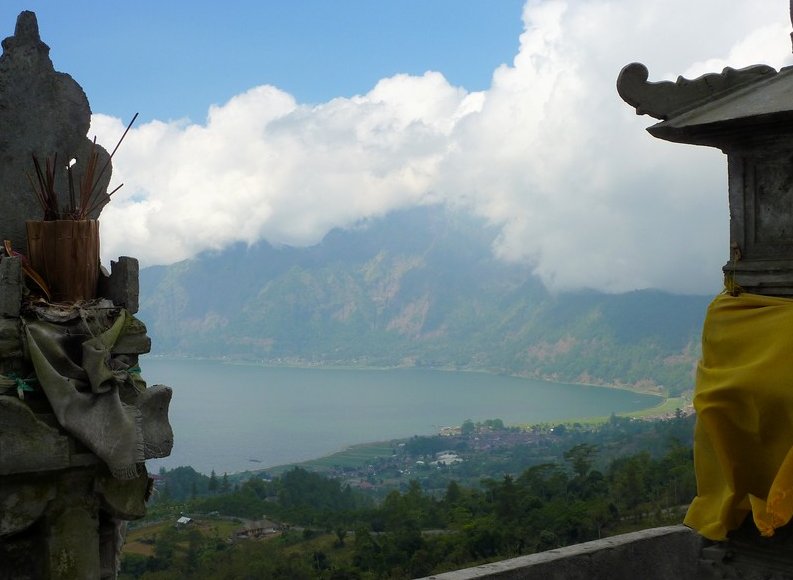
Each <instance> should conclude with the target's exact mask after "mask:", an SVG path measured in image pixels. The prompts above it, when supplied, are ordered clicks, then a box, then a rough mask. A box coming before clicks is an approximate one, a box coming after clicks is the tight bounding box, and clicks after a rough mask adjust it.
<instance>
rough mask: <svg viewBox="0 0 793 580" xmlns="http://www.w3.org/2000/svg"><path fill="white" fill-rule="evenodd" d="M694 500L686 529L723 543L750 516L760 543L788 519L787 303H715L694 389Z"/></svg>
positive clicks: (791, 328)
mask: <svg viewBox="0 0 793 580" xmlns="http://www.w3.org/2000/svg"><path fill="white" fill-rule="evenodd" d="M694 408H695V409H696V411H697V424H696V428H695V432H694V465H695V469H696V474H697V497H696V498H695V499H694V501H693V502H692V504H691V507H690V508H689V510H688V514H687V515H686V519H685V523H686V525H688V526H690V527H692V528H694V529H696V530H697V531H698V532H699V533H700V534H702V535H703V536H705V537H706V538H710V539H712V540H724V539H725V538H726V535H727V532H729V531H730V530H733V529H735V528H737V527H738V526H740V525H741V523H742V522H743V520H744V519H745V517H746V516H747V514H748V513H749V512H752V515H753V517H754V521H755V524H756V525H757V528H758V529H759V530H760V532H761V533H762V534H763V535H765V536H771V535H773V533H774V530H775V529H776V528H778V527H780V526H783V525H785V524H786V523H787V522H788V521H790V519H791V516H793V300H791V299H787V298H776V297H769V296H760V295H757V294H741V295H738V296H731V295H729V294H722V295H721V296H718V297H717V298H716V299H715V300H714V301H713V302H712V303H711V305H710V307H709V308H708V313H707V317H706V318H705V325H704V328H703V331H702V358H701V360H700V362H699V366H698V368H697V382H696V388H695V390H694Z"/></svg>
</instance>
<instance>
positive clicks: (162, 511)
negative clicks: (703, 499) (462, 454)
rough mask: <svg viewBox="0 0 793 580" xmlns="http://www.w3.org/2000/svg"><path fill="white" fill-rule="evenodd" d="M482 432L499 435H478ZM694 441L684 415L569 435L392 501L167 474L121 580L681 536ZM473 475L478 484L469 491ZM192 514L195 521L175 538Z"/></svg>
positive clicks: (389, 565)
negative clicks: (644, 535)
mask: <svg viewBox="0 0 793 580" xmlns="http://www.w3.org/2000/svg"><path fill="white" fill-rule="evenodd" d="M485 427H487V428H490V429H493V428H494V427H495V428H496V429H501V426H500V425H499V424H498V423H491V424H490V425H487V426H485V425H483V424H480V425H479V426H475V428H476V429H483V428H485ZM691 427H692V420H691V417H686V416H683V415H682V414H678V416H676V417H675V418H672V419H668V420H663V421H655V422H646V421H632V420H629V419H620V418H617V417H613V418H612V420H611V421H609V422H608V423H607V424H605V425H603V426H601V427H597V428H585V427H583V426H579V427H575V426H573V427H567V428H562V427H561V426H560V427H557V428H554V429H553V434H552V435H551V436H550V439H548V441H547V442H546V443H542V444H538V445H536V446H532V445H526V444H521V445H517V446H515V447H514V448H513V449H511V450H509V449H504V450H502V452H497V453H494V452H493V451H492V450H489V451H482V452H481V453H479V454H478V455H477V454H471V455H470V456H469V460H467V461H465V462H463V463H459V464H454V465H451V466H442V465H437V466H436V468H435V469H434V472H433V473H441V474H443V475H444V478H443V480H442V483H441V480H439V479H437V478H435V477H430V476H429V474H428V473H424V474H423V475H422V474H419V477H417V478H415V479H412V480H410V481H408V482H403V483H402V484H401V486H400V487H398V488H394V489H391V490H390V491H387V493H386V494H385V496H384V497H382V498H381V499H374V498H373V496H372V495H371V494H366V493H364V492H363V491H359V490H353V489H352V487H351V485H350V484H349V482H348V481H345V479H344V478H343V477H335V478H329V477H326V476H324V475H320V474H317V473H312V472H310V471H307V470H304V469H301V468H293V469H291V470H289V471H287V472H285V473H283V474H282V475H280V476H278V477H274V478H268V477H267V476H266V475H265V474H259V475H253V476H250V477H249V478H248V479H247V480H244V481H235V480H234V478H229V477H225V478H224V477H218V476H217V475H214V474H213V475H210V476H206V475H201V474H198V473H196V472H195V471H193V470H192V469H190V468H179V469H177V470H172V471H167V472H163V473H162V474H161V477H162V479H161V481H160V482H159V484H158V487H159V489H160V492H159V494H158V496H157V499H156V501H155V503H154V504H153V505H152V506H151V509H150V515H149V517H148V519H149V521H150V522H151V521H153V520H154V521H160V523H159V524H157V525H150V526H145V525H144V526H141V527H139V528H138V529H135V530H133V531H132V532H131V534H130V539H129V545H128V552H127V554H126V556H125V558H124V562H123V566H122V576H121V577H122V578H145V579H153V578H173V577H180V578H197V579H199V578H200V579H204V578H206V579H210V578H211V579H214V578H285V579H286V578H289V579H299V578H327V579H331V578H335V579H341V578H360V579H374V578H415V577H419V576H423V575H427V574H430V573H433V572H439V571H444V570H449V569H457V568H463V567H467V566H470V565H473V564H476V563H480V562H484V561H490V560H497V559H503V558H508V557H513V556H516V555H520V554H527V553H532V552H535V551H541V550H547V549H551V548H555V547H559V546H564V545H569V544H573V543H577V542H582V541H587V540H591V539H595V538H600V537H604V536H606V535H610V534H614V533H620V532H623V531H627V530H630V529H635V528H640V527H646V526H649V525H657V524H661V523H670V522H676V521H679V520H680V517H681V515H680V514H681V508H682V507H684V506H685V505H686V504H687V503H688V502H689V501H690V499H691V498H692V497H693V495H694V493H695V483H694V477H693V467H692V452H691V442H690V438H691V435H690V434H691ZM505 431H506V429H505ZM470 436H472V437H475V436H476V431H474V432H471V433H470ZM437 447H438V444H437V442H436V441H434V440H433V438H421V439H413V440H411V441H408V442H405V445H404V446H403V447H401V449H404V450H405V451H404V452H405V453H409V454H411V457H412V458H414V459H416V458H418V457H427V456H430V455H434V454H437V453H438V449H437ZM508 457H509V458H510V459H509V461H504V460H505V458H508ZM519 458H522V459H519ZM416 461H419V460H418V459H416ZM519 465H521V467H520V468H519V470H517V471H513V469H515V468H517V467H518V466H519ZM472 473H478V474H479V475H480V479H479V481H478V482H476V483H471V484H467V483H460V480H466V481H471V474H472ZM493 473H500V474H501V475H499V476H492V474H493ZM483 474H490V475H487V476H482V475H483ZM262 475H264V477H262ZM213 477H214V483H212V481H213ZM224 480H225V482H226V484H225V485H226V489H227V491H223V489H222V487H223V481H224ZM210 488H213V489H210ZM181 514H188V515H191V516H193V517H195V518H196V520H197V521H196V522H194V523H193V524H191V525H188V526H187V527H185V528H183V529H180V530H177V529H175V528H174V527H173V523H174V522H175V521H176V518H177V517H178V516H179V515H181ZM202 514H203V515H202ZM224 517H225V518H228V517H235V518H238V520H237V522H236V523H237V524H238V525H239V526H240V527H244V526H245V524H246V522H248V521H249V520H260V519H262V518H263V517H266V518H267V519H268V520H273V521H276V522H279V524H280V525H281V526H282V529H281V531H279V532H277V533H274V534H269V535H266V536H265V537H263V538H262V539H258V540H257V539H244V540H243V539H231V538H230V537H229V536H230V534H229V532H228V528H226V532H225V535H224V534H221V531H220V530H221V528H222V524H223V523H224V522H226V521H227V520H223V518H224ZM144 524H145V522H144ZM140 546H145V547H146V549H145V550H144V549H138V548H139V547H140ZM136 547H137V548H136Z"/></svg>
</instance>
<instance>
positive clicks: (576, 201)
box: [0, 0, 793, 294]
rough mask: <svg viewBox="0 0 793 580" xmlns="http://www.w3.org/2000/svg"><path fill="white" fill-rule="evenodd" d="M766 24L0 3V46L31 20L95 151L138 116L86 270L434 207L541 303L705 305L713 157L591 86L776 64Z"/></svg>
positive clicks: (348, 1)
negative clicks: (536, 279)
mask: <svg viewBox="0 0 793 580" xmlns="http://www.w3.org/2000/svg"><path fill="white" fill-rule="evenodd" d="M788 7H789V6H788V3H787V2H783V1H782V0H733V1H731V2H729V3H725V2H724V1H723V0H697V2H691V1H690V0H642V1H641V2H635V1H634V0H526V1H525V2H521V1H516V0H456V1H452V0H398V1H397V0H378V1H375V0H369V1H363V0H334V1H331V0H326V1H318V0H312V1H308V0H302V1H301V0H290V1H286V0H283V1H279V2H274V1H259V2H254V1H246V2H237V1H229V2H227V3H225V4H220V3H217V2H215V3H209V2H189V3H188V2H175V1H170V2H168V1H164V0H160V1H157V2H155V1H152V0H142V1H137V2H108V1H101V2H100V1H98V0H92V1H81V2H74V3H68V4H67V3H63V2H56V1H55V0H50V1H46V2H44V1H34V2H25V3H21V2H18V1H17V0H4V1H3V3H2V4H1V5H0V27H1V28H2V31H0V34H2V35H3V36H7V35H10V34H11V33H12V31H13V27H14V22H15V20H16V16H17V14H18V13H19V11H20V10H22V9H32V10H34V11H35V12H36V13H37V15H38V20H39V27H40V30H41V35H42V39H43V40H44V42H46V43H47V44H49V45H50V47H51V57H52V60H53V62H54V65H55V68H56V70H59V71H62V72H66V73H69V74H71V75H72V76H73V77H74V78H75V79H76V80H77V81H78V82H79V83H80V84H81V85H82V86H83V88H84V89H85V91H86V93H87V95H88V98H89V100H90V102H91V104H92V108H93V112H94V116H93V118H92V123H91V130H90V134H89V137H93V136H94V135H96V136H97V138H98V141H99V143H102V144H105V145H106V146H107V147H108V148H110V147H112V146H113V145H114V144H115V142H116V141H117V140H118V138H119V136H120V135H121V133H122V132H123V129H124V126H125V125H126V123H127V121H128V120H129V119H130V118H131V116H132V114H133V113H135V112H140V114H141V117H140V119H139V121H138V123H136V125H135V127H134V128H133V130H132V131H131V132H130V134H129V135H128V137H127V139H126V140H125V142H124V144H123V146H122V148H121V149H120V150H119V152H118V154H117V155H116V157H115V158H114V170H113V183H112V185H116V184H118V183H124V187H123V188H122V189H121V190H119V192H118V193H117V194H115V195H114V197H113V199H112V201H111V203H110V204H109V205H108V206H107V207H106V208H105V209H104V211H103V213H102V216H101V220H100V221H101V228H100V230H101V235H102V248H103V261H105V262H107V260H109V259H114V258H115V257H116V256H119V255H132V256H136V257H138V258H139V259H140V260H141V264H142V265H144V266H145V265H150V264H163V263H173V262H175V261H178V260H182V259H186V258H190V257H192V256H195V255H196V254H198V253H200V252H202V251H207V250H222V249H223V248H224V247H226V246H228V245H230V244H234V243H239V242H243V243H248V244H253V243H257V242H259V241H262V240H264V241H267V242H269V243H271V244H275V245H280V244H288V245H295V246H305V245H311V244H315V243H318V242H319V241H320V240H321V239H322V237H323V236H324V235H325V234H326V233H327V232H328V231H329V230H331V229H332V228H347V227H353V226H359V225H360V224H361V223H365V222H366V221H367V220H370V219H373V218H378V217H382V216H385V215H387V214H388V213H389V212H391V211H394V210H398V209H400V208H406V207H412V206H416V205H422V204H424V205H426V204H435V203H444V204H447V205H449V206H452V207H455V208H458V209H461V210H463V211H468V212H471V213H473V214H476V215H478V216H481V217H483V218H484V219H486V220H488V221H489V222H490V223H492V224H494V225H495V226H497V227H499V228H500V231H501V235H500V236H499V238H498V240H497V241H496V243H495V244H494V246H493V252H494V254H495V255H496V256H498V257H499V258H501V259H504V260H508V261H522V262H528V263H529V264H531V265H532V266H533V267H534V271H535V272H536V273H537V274H538V275H539V276H540V277H541V279H542V280H543V282H544V283H545V284H546V286H548V287H549V288H551V289H554V290H569V289H577V288H583V287H589V288H597V289H600V290H604V291H609V292H620V291H628V290H633V289H636V288H647V287H653V288H661V289H666V290H672V291H676V292H698V293H706V294H710V293H715V292H718V291H719V289H720V285H721V266H722V265H723V264H724V263H725V262H726V260H727V258H728V254H729V242H728V233H729V232H728V220H729V216H728V211H727V194H726V162H725V159H724V156H723V155H722V154H721V152H719V151H715V150H710V149H707V148H697V147H692V146H682V145H677V144H670V143H666V142H663V141H659V140H656V139H653V138H651V137H650V136H649V135H648V134H647V133H646V131H645V128H646V127H647V126H649V125H651V124H653V123H654V120H653V119H650V118H647V117H638V116H636V115H635V112H634V110H633V109H631V108H630V107H629V106H628V105H626V104H625V103H623V102H622V101H621V100H620V98H619V97H618V96H617V94H616V90H615V81H616V78H617V75H618V73H619V71H620V69H621V68H622V67H623V66H624V65H626V64H628V63H630V62H633V61H639V62H642V63H644V64H645V65H647V67H648V69H649V71H650V79H651V80H664V79H675V78H676V77H677V76H678V75H682V76H684V77H686V78H695V77H697V76H699V75H702V74H704V73H712V72H720V71H721V70H722V69H723V68H724V67H725V66H732V67H735V68H740V67H743V66H748V65H751V64H756V63H764V64H769V65H771V66H774V67H776V68H779V67H781V66H786V65H790V64H793V58H792V56H791V45H790V37H789V33H790V29H791V24H790V19H789V13H788ZM681 15H685V17H682V16H681ZM715 15H718V17H715Z"/></svg>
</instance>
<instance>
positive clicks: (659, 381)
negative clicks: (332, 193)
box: [140, 206, 710, 394]
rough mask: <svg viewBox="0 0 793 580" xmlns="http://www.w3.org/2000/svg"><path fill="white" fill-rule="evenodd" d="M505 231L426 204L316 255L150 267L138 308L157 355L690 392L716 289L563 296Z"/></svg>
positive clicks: (236, 257) (208, 256) (264, 250)
mask: <svg viewBox="0 0 793 580" xmlns="http://www.w3.org/2000/svg"><path fill="white" fill-rule="evenodd" d="M497 235H498V231H497V229H496V228H494V227H490V226H488V225H487V224H486V223H485V222H484V221H482V220H481V219H477V218H474V217H472V216H468V215H465V214H463V213H461V212H457V211H454V210H451V209H448V208H445V207H442V206H426V207H421V208H413V209H410V210H403V211H399V212H394V213H391V214H389V215H388V216H385V217H383V218H379V219H376V220H370V221H369V222H367V223H365V224H362V225H360V226H358V227H355V228H352V229H349V230H333V231H331V232H330V233H329V234H328V235H327V236H326V237H325V238H324V239H323V240H322V242H321V243H319V244H317V245H316V246H312V247H308V248H293V247H281V248H276V247H273V246H271V245H269V244H267V243H265V242H260V243H258V244H255V245H253V246H250V247H247V246H244V245H242V244H238V245H235V246H232V247H231V248H228V249H226V250H224V251H222V252H216V253H205V254H202V255H199V256H197V257H196V258H193V259H190V260H186V261H184V262H180V263H177V264H174V265H171V266H158V267H152V268H144V269H143V270H141V315H140V316H141V318H142V319H143V320H145V321H146V322H147V326H148V327H149V334H150V335H151V336H152V339H153V342H154V344H155V348H156V349H157V350H156V352H157V353H159V354H171V355H188V356H202V357H211V358H224V359H231V360H249V361H258V362H264V363H269V364H306V365H334V366H372V367H394V366H414V367H423V368H444V369H456V370H485V371H491V372H499V373H508V374H515V375H521V376H528V377H533V378H540V379H546V380H555V381H563V382H584V383H591V384H608V385H617V386H628V387H631V388H637V389H641V390H649V391H651V392H659V391H663V392H669V393H671V394H678V393H680V392H682V391H685V390H688V389H690V388H691V386H692V384H693V368H694V364H695V362H696V359H697V357H698V349H699V346H698V345H699V333H700V330H701V325H702V319H703V318H704V314H705V309H706V306H707V304H708V302H709V301H710V297H706V296H686V295H674V294H668V293H665V292H661V291H658V290H639V291H634V292H629V293H626V294H603V293H599V292H595V291H592V290H589V291H579V292H571V293H557V294H553V293H550V292H548V291H547V290H546V289H545V287H544V286H543V284H542V283H541V281H540V280H539V278H538V277H537V276H536V275H534V274H533V273H532V269H531V266H530V265H528V264H513V263H506V262H502V261H500V260H498V259H496V258H495V257H494V256H493V254H492V251H491V248H492V244H493V242H494V240H495V239H496V236H497Z"/></svg>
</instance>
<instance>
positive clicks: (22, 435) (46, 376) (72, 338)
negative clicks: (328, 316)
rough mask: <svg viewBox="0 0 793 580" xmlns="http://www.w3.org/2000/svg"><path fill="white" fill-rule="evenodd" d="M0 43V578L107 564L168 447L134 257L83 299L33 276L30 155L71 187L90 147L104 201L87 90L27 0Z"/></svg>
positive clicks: (101, 568) (141, 508) (78, 573)
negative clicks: (64, 66)
mask: <svg viewBox="0 0 793 580" xmlns="http://www.w3.org/2000/svg"><path fill="white" fill-rule="evenodd" d="M2 47H3V54H2V56H0V240H6V243H5V244H4V250H5V251H3V252H2V254H1V255H0V579H5V578H9V579H10V578H14V579H24V578H57V579H67V578H69V579H71V578H74V579H77V578H79V579H91V578H115V577H116V573H117V565H118V560H119V552H120V549H121V546H122V545H123V538H124V533H125V529H126V527H125V526H126V524H125V522H126V521H128V520H134V519H137V518H141V517H143V515H144V514H145V502H146V500H147V499H148V496H149V494H150V492H151V485H152V481H151V479H150V478H149V476H148V474H147V472H146V467H145V460H146V459H150V458H155V457H164V456H167V455H169V454H170V451H171V447H172V444H173V433H172V431H171V427H170V424H169V422H168V406H169V403H170V400H171V389H170V388H168V387H166V386H163V385H153V386H147V385H146V383H145V381H144V380H143V378H142V377H141V370H140V367H139V366H138V357H139V355H141V354H144V353H146V352H148V351H149V350H150V347H151V341H150V339H149V338H148V336H147V335H146V327H145V326H144V324H143V323H142V322H141V321H140V320H138V319H137V318H135V316H134V315H135V313H136V312H137V310H138V264H137V260H135V259H134V258H128V257H122V258H119V260H118V261H117V262H113V263H112V268H111V269H112V272H111V273H109V274H108V273H107V272H106V271H104V270H102V271H101V273H100V274H99V282H98V284H97V291H96V298H94V299H91V300H80V301H72V302H68V301H67V302H61V303H54V302H50V301H48V300H46V299H45V298H46V296H45V295H44V294H43V293H42V291H41V287H40V286H39V285H37V284H35V283H33V281H32V278H31V277H30V273H31V265H30V264H29V263H28V262H27V259H26V258H25V254H26V252H27V240H26V221H28V220H41V219H42V208H41V206H40V204H39V201H38V200H37V199H36V197H35V195H34V193H33V191H32V190H31V183H30V181H29V178H28V175H30V174H31V173H33V172H34V164H33V162H32V156H33V155H35V156H36V157H37V158H38V159H41V160H44V159H48V158H50V159H57V160H60V162H61V163H62V164H63V165H62V166H59V167H62V168H63V170H62V171H60V170H59V171H56V172H55V174H54V177H55V181H54V190H55V191H56V192H58V194H59V195H62V196H66V195H68V193H67V192H68V186H67V180H66V169H65V167H66V163H67V162H69V161H71V160H74V161H73V169H74V173H75V174H76V176H77V178H79V177H80V176H81V175H83V174H84V173H85V172H86V167H87V165H88V162H89V158H90V156H91V155H92V154H94V153H95V154H96V162H97V164H98V165H99V166H100V167H104V166H105V165H107V170H106V171H105V172H104V173H103V174H102V175H101V176H99V175H96V177H95V181H94V184H95V188H96V191H97V192H98V195H99V199H100V200H102V201H103V202H105V201H107V199H108V198H107V186H108V183H109V181H110V177H111V172H110V170H109V169H110V165H109V161H110V156H109V155H108V153H107V152H106V151H105V150H104V149H102V148H101V147H96V148H94V146H93V144H92V141H91V140H89V138H88V136H87V134H88V130H89V124H90V116H91V110H90V108H89V104H88V99H87V98H86V96H85V94H84V92H83V90H82V89H81V88H80V86H79V85H78V84H77V83H76V82H75V81H74V80H73V79H72V78H71V77H70V76H69V75H66V74H64V73H60V72H56V71H55V69H54V67H53V64H52V62H51V60H50V58H49V47H48V46H47V45H46V44H44V43H43V42H42V41H41V39H40V38H39V31H38V24H37V21H36V16H35V14H33V13H32V12H23V13H21V14H20V15H19V18H18V20H17V23H16V29H15V31H14V34H13V36H10V37H9V38H6V39H5V40H3V42H2ZM56 156H57V157H56ZM102 196H104V198H102ZM64 203H66V200H65V199H64ZM101 205H103V203H99V204H98V207H97V208H95V209H94V211H92V212H90V213H89V215H88V216H86V217H89V218H97V217H98V215H99V211H100V210H101ZM59 243H60V242H59ZM95 267H96V269H97V270H98V269H100V264H99V263H96V264H95Z"/></svg>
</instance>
